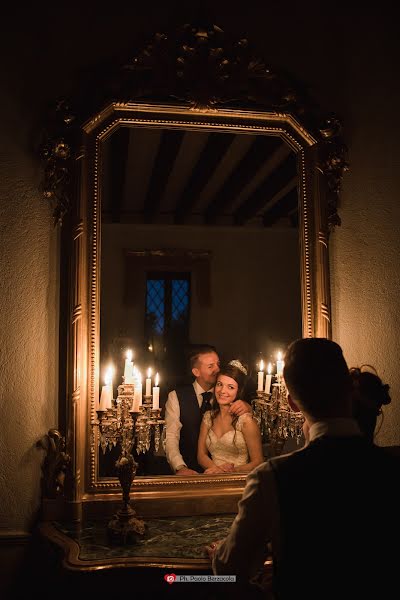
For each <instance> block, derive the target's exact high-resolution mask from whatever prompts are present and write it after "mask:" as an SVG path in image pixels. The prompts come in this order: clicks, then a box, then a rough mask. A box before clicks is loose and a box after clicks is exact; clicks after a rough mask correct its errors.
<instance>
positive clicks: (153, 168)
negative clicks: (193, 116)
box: [102, 127, 298, 227]
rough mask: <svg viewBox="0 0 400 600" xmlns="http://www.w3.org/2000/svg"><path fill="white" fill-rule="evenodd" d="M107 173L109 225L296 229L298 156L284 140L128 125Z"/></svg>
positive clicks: (113, 143)
mask: <svg viewBox="0 0 400 600" xmlns="http://www.w3.org/2000/svg"><path fill="white" fill-rule="evenodd" d="M103 175H104V187H103V197H102V213H103V219H104V220H105V221H107V222H116V223H164V224H165V223H168V224H181V225H194V224H197V225H199V224H201V225H234V226H242V227H243V226H249V227H254V226H258V227H271V226H274V225H279V226H281V227H282V226H283V227H297V225H298V208H297V207H298V198H297V168H296V156H295V154H294V152H293V151H292V150H291V149H290V148H289V146H288V145H287V144H285V142H283V140H282V139H281V138H279V137H273V136H265V135H255V134H253V135H247V134H246V135H245V134H234V133H221V132H209V131H187V130H184V129H179V130H177V129H175V130H173V129H160V128H158V129H155V128H154V129H149V128H140V127H135V128H132V127H122V128H120V129H118V130H117V131H116V132H115V133H113V135H112V136H111V137H110V138H109V139H108V140H107V142H106V143H105V144H104V171H103Z"/></svg>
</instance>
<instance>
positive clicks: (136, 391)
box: [133, 383, 142, 406]
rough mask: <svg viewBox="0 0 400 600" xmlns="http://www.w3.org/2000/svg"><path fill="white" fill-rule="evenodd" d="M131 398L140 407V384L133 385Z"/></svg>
mask: <svg viewBox="0 0 400 600" xmlns="http://www.w3.org/2000/svg"><path fill="white" fill-rule="evenodd" d="M133 398H134V401H135V400H136V401H137V403H138V406H141V405H142V384H141V383H135V389H134V392H133Z"/></svg>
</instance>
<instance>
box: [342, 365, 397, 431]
mask: <svg viewBox="0 0 400 600" xmlns="http://www.w3.org/2000/svg"><path fill="white" fill-rule="evenodd" d="M372 371H373V372H372ZM350 376H351V379H352V384H353V388H352V402H353V416H354V418H355V419H356V421H357V422H358V425H359V427H360V429H361V431H362V432H363V433H364V434H365V435H366V436H368V437H369V438H370V439H371V441H372V440H373V437H374V433H375V427H376V421H377V418H378V416H379V415H380V414H382V406H383V405H385V404H389V403H390V402H391V397H390V395H389V385H388V384H387V383H383V382H382V380H381V378H380V377H378V375H377V374H376V371H375V369H374V368H373V367H371V366H370V365H362V366H361V367H353V368H351V369H350Z"/></svg>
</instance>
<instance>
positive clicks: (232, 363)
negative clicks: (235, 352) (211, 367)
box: [228, 359, 247, 375]
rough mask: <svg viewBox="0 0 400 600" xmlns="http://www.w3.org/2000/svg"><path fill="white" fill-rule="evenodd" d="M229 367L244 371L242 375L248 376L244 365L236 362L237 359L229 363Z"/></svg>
mask: <svg viewBox="0 0 400 600" xmlns="http://www.w3.org/2000/svg"><path fill="white" fill-rule="evenodd" d="M228 365H232V367H236V368H237V369H239V371H242V373H244V374H245V375H247V369H246V368H245V367H244V366H243V365H242V363H241V362H240V360H236V359H235V360H231V361H229V363H228Z"/></svg>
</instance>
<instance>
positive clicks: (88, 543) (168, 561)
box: [39, 514, 235, 572]
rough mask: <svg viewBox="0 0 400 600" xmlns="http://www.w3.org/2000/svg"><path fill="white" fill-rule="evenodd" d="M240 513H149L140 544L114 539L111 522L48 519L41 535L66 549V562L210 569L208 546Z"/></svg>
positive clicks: (82, 566)
mask: <svg viewBox="0 0 400 600" xmlns="http://www.w3.org/2000/svg"><path fill="white" fill-rule="evenodd" d="M234 517H235V515H233V514H230V515H208V516H207V515H201V516H194V517H187V516H186V517H162V518H147V519H146V525H147V531H146V534H145V536H144V537H143V539H140V540H139V541H138V542H137V543H136V544H127V545H111V544H110V542H109V540H108V537H107V523H105V522H103V521H101V522H99V521H93V522H87V523H82V524H78V525H76V524H72V523H65V522H58V521H52V522H50V521H49V522H43V523H41V525H40V526H39V532H40V534H41V535H42V536H44V537H45V538H47V539H48V540H50V541H51V542H53V543H55V544H56V545H57V546H59V547H60V548H61V549H62V550H63V553H64V558H63V566H64V567H65V568H67V569H71V570H75V571H76V570H79V571H85V570H86V571H93V570H96V569H107V568H119V567H128V566H129V567H146V568H149V567H154V568H175V569H183V570H185V569H189V570H190V571H194V570H202V571H204V570H209V571H210V572H211V564H210V560H209V558H208V557H207V555H206V554H205V551H204V547H205V546H206V545H207V544H209V543H210V542H212V541H215V540H218V539H221V538H223V537H225V536H226V534H227V532H228V530H229V527H230V525H231V523H232V521H233V519H234Z"/></svg>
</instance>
